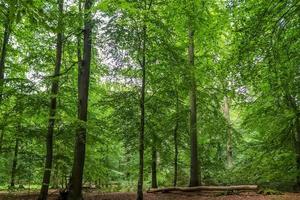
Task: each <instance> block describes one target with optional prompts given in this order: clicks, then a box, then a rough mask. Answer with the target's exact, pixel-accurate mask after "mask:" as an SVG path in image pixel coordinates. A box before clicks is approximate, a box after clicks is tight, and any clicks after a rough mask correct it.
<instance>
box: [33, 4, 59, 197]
mask: <svg viewBox="0 0 300 200" xmlns="http://www.w3.org/2000/svg"><path fill="white" fill-rule="evenodd" d="M63 4H64V1H63V0H58V8H59V15H60V16H59V20H58V21H59V23H58V28H59V30H60V29H61V28H62V27H61V26H62V15H63ZM62 54H63V32H62V31H59V33H58V34H57V39H56V63H55V69H54V74H53V80H52V86H51V99H50V113H49V121H48V132H47V137H46V146H47V149H46V150H47V154H46V161H45V170H44V176H43V183H42V188H41V191H40V195H39V198H38V199H39V200H46V199H47V197H48V188H49V183H50V177H51V170H52V162H53V133H54V126H55V116H56V107H57V94H58V89H59V74H60V69H61V61H62Z"/></svg>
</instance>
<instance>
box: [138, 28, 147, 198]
mask: <svg viewBox="0 0 300 200" xmlns="http://www.w3.org/2000/svg"><path fill="white" fill-rule="evenodd" d="M146 36H147V27H146V25H144V27H143V36H142V37H143V38H142V40H143V41H142V61H141V68H142V87H141V99H140V110H141V118H140V120H141V124H140V125H141V127H140V137H139V143H140V144H139V160H140V163H139V180H138V190H137V200H143V180H144V134H145V83H146Z"/></svg>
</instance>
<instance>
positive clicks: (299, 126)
mask: <svg viewBox="0 0 300 200" xmlns="http://www.w3.org/2000/svg"><path fill="white" fill-rule="evenodd" d="M295 126H296V133H295V150H296V170H297V177H296V181H297V182H296V184H297V185H296V188H297V190H300V120H299V116H296V121H295Z"/></svg>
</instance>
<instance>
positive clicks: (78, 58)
mask: <svg viewBox="0 0 300 200" xmlns="http://www.w3.org/2000/svg"><path fill="white" fill-rule="evenodd" d="M81 4H82V0H79V2H78V12H79V27H80V30H81V28H82V7H81ZM80 32H81V31H80ZM81 43H82V42H81V34H78V35H77V61H78V77H77V89H78V99H79V91H80V83H81V80H80V78H81V74H82V71H81V68H82V64H83V63H82V53H81V48H82V44H81ZM79 105H80V104H78V106H79ZM79 109H80V108H79V107H78V110H79ZM78 118H79V112H78Z"/></svg>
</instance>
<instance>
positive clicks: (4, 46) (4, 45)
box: [0, 12, 11, 103]
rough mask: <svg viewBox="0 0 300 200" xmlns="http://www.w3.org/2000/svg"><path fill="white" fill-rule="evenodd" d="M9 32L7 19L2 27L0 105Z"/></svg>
mask: <svg viewBox="0 0 300 200" xmlns="http://www.w3.org/2000/svg"><path fill="white" fill-rule="evenodd" d="M8 16H9V12H8ZM10 32H11V31H10V21H9V17H7V21H6V23H5V27H4V35H3V41H2V49H1V57H0V103H1V101H2V98H3V94H2V93H3V85H4V72H5V59H6V53H7V45H8V41H9V36H10Z"/></svg>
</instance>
